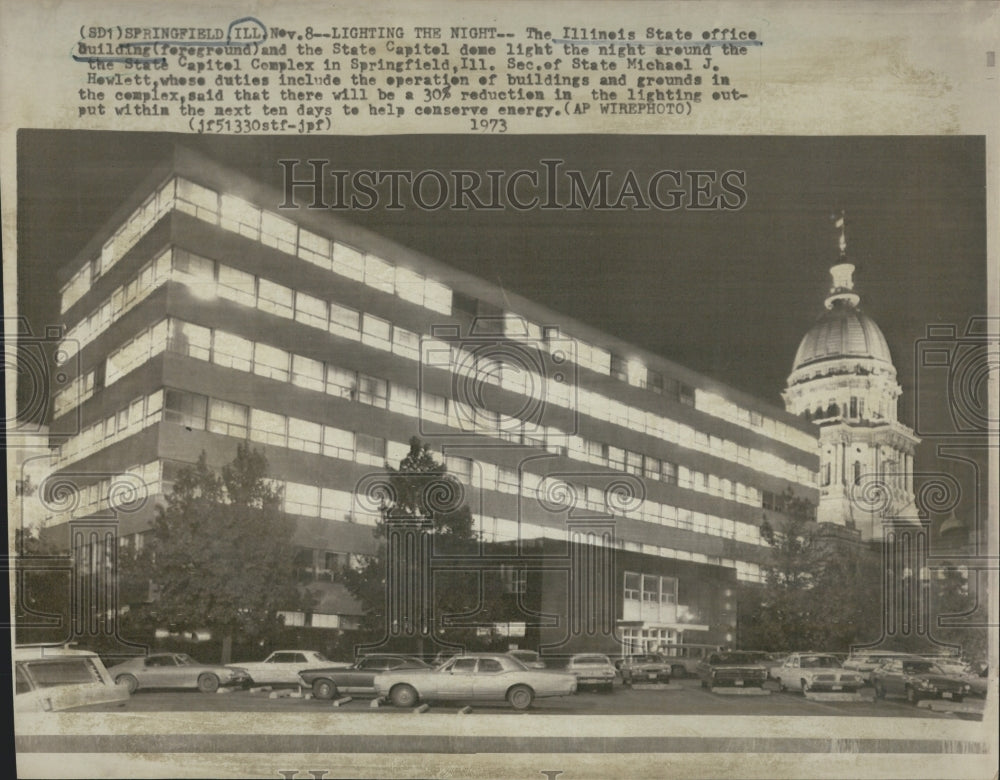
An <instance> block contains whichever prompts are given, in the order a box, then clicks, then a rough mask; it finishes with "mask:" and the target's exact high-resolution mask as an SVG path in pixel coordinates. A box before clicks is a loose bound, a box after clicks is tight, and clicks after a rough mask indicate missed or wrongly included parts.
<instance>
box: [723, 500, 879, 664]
mask: <svg viewBox="0 0 1000 780" xmlns="http://www.w3.org/2000/svg"><path fill="white" fill-rule="evenodd" d="M780 505H781V507H782V510H783V513H784V518H783V519H782V520H780V521H777V527H775V526H773V525H772V524H771V522H770V520H769V518H767V517H766V516H765V518H764V521H763V523H762V524H761V536H762V537H763V538H764V540H765V541H766V542H767V543H768V544H769V545H770V547H771V556H770V557H771V561H770V563H769V565H767V566H766V567H765V571H766V578H765V584H764V586H763V587H762V588H761V587H755V586H749V587H747V588H745V589H744V593H743V598H742V599H741V601H742V603H743V605H744V606H743V610H742V614H741V643H742V645H743V646H744V647H753V648H759V649H761V650H774V651H791V650H802V649H805V648H817V649H820V648H821V649H824V650H831V651H838V650H840V651H846V650H848V649H849V648H850V646H851V645H852V644H860V643H864V642H870V641H875V640H877V639H878V638H879V636H880V629H881V623H880V619H881V617H880V614H881V613H880V612H879V610H880V606H881V605H880V603H879V596H880V594H881V580H880V569H879V555H878V551H877V550H875V549H872V548H870V547H869V546H865V545H862V544H860V543H859V542H858V541H856V540H854V539H849V538H845V537H843V536H840V535H835V534H831V533H826V532H824V529H823V528H822V526H819V525H817V524H816V523H815V521H814V518H815V506H814V505H813V504H812V502H810V501H808V500H806V499H803V498H799V497H797V496H795V495H794V494H793V493H792V492H791V490H786V491H785V493H784V494H783V495H782V496H781V501H780Z"/></svg>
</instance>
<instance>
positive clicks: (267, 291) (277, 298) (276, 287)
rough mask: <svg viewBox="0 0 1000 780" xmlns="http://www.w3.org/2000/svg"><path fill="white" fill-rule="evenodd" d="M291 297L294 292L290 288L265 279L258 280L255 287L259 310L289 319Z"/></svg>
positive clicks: (291, 313) (292, 297) (292, 313)
mask: <svg viewBox="0 0 1000 780" xmlns="http://www.w3.org/2000/svg"><path fill="white" fill-rule="evenodd" d="M293 299H294V293H293V292H292V290H291V288H289V287H285V286H284V285H283V284H275V283H274V282H272V281H269V280H267V279H261V280H260V285H259V286H258V289H257V308H258V309H260V310H261V311H266V312H269V313H270V314H277V315H278V316H279V317H288V318H289V319H291V317H292V316H293V315H294V309H295V304H294V302H293ZM324 326H325V323H324Z"/></svg>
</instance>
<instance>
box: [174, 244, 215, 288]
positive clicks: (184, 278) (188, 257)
mask: <svg viewBox="0 0 1000 780" xmlns="http://www.w3.org/2000/svg"><path fill="white" fill-rule="evenodd" d="M172 254H173V259H172V261H171V273H170V278H171V279H173V280H174V281H176V282H180V283H181V284H186V285H188V286H189V287H192V288H195V289H199V288H200V289H202V290H209V291H214V289H215V263H214V262H213V261H212V260H209V259H208V258H206V257H200V256H198V255H195V254H192V253H191V252H187V251H185V250H183V249H175V250H174V251H173V253H172Z"/></svg>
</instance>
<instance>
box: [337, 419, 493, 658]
mask: <svg viewBox="0 0 1000 780" xmlns="http://www.w3.org/2000/svg"><path fill="white" fill-rule="evenodd" d="M386 470H387V476H388V482H389V485H390V490H389V491H388V495H389V496H390V498H388V499H387V500H386V501H385V502H384V504H383V506H382V518H381V520H380V521H379V522H378V523H377V524H376V527H375V530H374V534H375V538H376V540H377V551H376V553H375V554H374V555H371V556H368V557H367V558H366V559H365V560H364V561H363V562H362V563H361V565H360V566H358V567H356V568H354V569H352V570H349V571H346V572H344V574H343V581H344V583H345V585H346V586H347V588H348V590H349V591H350V592H351V593H352V595H354V597H355V598H357V599H358V601H359V602H360V603H361V605H362V608H363V610H364V616H363V618H362V626H361V627H362V631H361V633H360V635H359V641H369V642H379V641H380V640H382V639H383V638H384V637H385V636H386V635H387V634H388V633H391V631H390V628H391V627H390V626H389V625H388V622H387V621H388V620H389V618H388V616H387V614H386V606H387V601H386V587H387V570H388V566H389V561H388V549H387V527H388V524H390V523H392V522H394V521H399V520H412V519H424V520H429V521H430V529H429V530H428V531H426V532H423V533H426V534H428V535H429V536H430V537H431V539H430V542H431V544H432V550H433V552H432V556H433V557H434V558H435V560H436V561H437V562H440V561H441V560H443V559H444V558H446V557H448V556H459V555H474V554H476V553H477V552H478V550H479V535H478V533H477V532H476V530H475V527H474V523H473V517H472V512H471V510H470V509H469V506H468V504H467V503H465V502H464V501H461V498H462V496H463V495H464V491H463V487H462V485H461V484H460V482H459V481H458V479H457V478H456V477H455V476H454V475H452V474H449V473H448V470H447V468H446V467H445V465H444V464H442V463H440V462H438V461H437V460H436V459H435V457H434V455H433V453H432V452H431V451H430V447H429V446H428V445H427V444H425V443H423V442H422V441H421V440H420V439H419V438H417V437H413V438H412V439H410V451H409V453H408V454H407V455H406V457H405V458H403V460H402V461H400V464H399V467H398V468H394V467H392V466H390V465H389V464H386ZM436 568H437V570H436V571H435V574H434V579H433V591H432V594H433V595H432V603H433V608H432V609H433V625H432V626H429V627H428V631H427V632H426V633H424V634H420V633H419V632H418V633H417V634H416V635H415V636H413V637H412V638H411V639H410V640H407V639H405V638H404V639H401V640H400V641H401V642H402V643H403V644H404V645H405V646H404V647H400V648H399V649H402V650H407V651H410V652H421V651H422V652H429V650H430V649H431V647H432V643H434V642H438V643H443V644H460V645H463V646H466V647H470V646H471V647H475V646H478V647H488V646H489V645H490V644H491V642H497V641H499V639H498V637H496V636H488V637H484V636H482V635H481V634H480V632H478V631H477V630H476V629H475V628H472V627H464V628H463V627H446V626H445V622H444V619H445V617H446V616H448V615H468V616H472V615H474V616H475V618H474V619H475V620H476V621H478V622H483V623H488V622H489V621H490V620H501V619H502V614H503V604H502V602H503V599H502V596H501V593H500V590H501V589H500V588H499V577H498V575H497V574H496V573H495V572H490V571H476V570H469V569H458V568H456V569H454V570H448V568H447V567H444V568H442V567H436Z"/></svg>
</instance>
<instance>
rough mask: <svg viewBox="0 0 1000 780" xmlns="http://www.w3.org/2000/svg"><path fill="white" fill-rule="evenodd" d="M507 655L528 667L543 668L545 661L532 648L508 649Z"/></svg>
mask: <svg viewBox="0 0 1000 780" xmlns="http://www.w3.org/2000/svg"><path fill="white" fill-rule="evenodd" d="M507 655H512V656H514V657H515V658H516V659H517V660H518V661H520V662H521V663H522V664H524V665H525V666H527V667H528V668H529V669H544V668H545V661H543V660H542V657H541V656H540V655H539V654H538V653H537V652H535V651H534V650H508V651H507Z"/></svg>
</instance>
